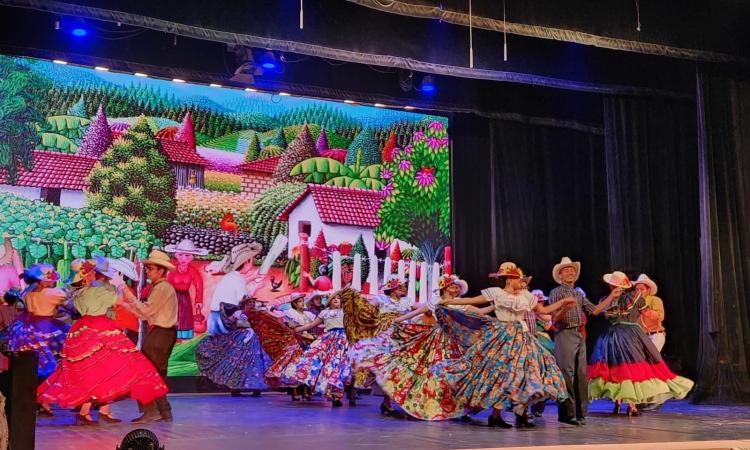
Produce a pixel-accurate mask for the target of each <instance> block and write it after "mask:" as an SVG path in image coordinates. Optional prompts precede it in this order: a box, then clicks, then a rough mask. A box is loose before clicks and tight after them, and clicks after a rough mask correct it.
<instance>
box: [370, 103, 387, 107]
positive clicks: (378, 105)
mask: <svg viewBox="0 0 750 450" xmlns="http://www.w3.org/2000/svg"><path fill="white" fill-rule="evenodd" d="M372 106H374V107H376V108H385V105H384V104H382V103H375V104H374V105H372Z"/></svg>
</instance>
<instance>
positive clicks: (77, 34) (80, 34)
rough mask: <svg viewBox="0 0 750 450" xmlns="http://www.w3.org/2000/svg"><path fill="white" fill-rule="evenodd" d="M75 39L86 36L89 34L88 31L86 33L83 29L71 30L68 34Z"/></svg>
mask: <svg viewBox="0 0 750 450" xmlns="http://www.w3.org/2000/svg"><path fill="white" fill-rule="evenodd" d="M70 34H72V35H73V36H75V37H84V36H86V35H87V34H89V32H88V31H86V29H85V28H73V30H72V31H71V32H70Z"/></svg>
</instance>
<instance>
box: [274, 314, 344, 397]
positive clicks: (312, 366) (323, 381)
mask: <svg viewBox="0 0 750 450" xmlns="http://www.w3.org/2000/svg"><path fill="white" fill-rule="evenodd" d="M348 350H349V344H348V341H347V339H346V333H345V332H344V330H343V329H340V328H337V329H333V330H328V331H326V332H325V333H323V335H322V336H321V337H320V338H318V339H316V340H315V341H314V342H313V343H312V344H310V347H309V348H308V349H307V350H305V351H304V352H303V353H302V354H300V355H298V356H297V357H296V358H294V359H292V360H291V361H290V362H289V364H288V365H287V366H286V368H285V369H284V374H283V376H284V377H285V378H287V379H289V380H292V381H294V382H296V384H304V385H306V386H309V387H310V388H311V389H312V391H313V392H317V393H322V394H323V395H325V396H326V397H329V398H334V399H336V398H341V397H342V396H343V393H344V387H345V386H347V385H349V384H350V383H351V381H352V364H351V361H350V359H349V356H348V355H347V351H348Z"/></svg>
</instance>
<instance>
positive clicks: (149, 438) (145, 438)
mask: <svg viewBox="0 0 750 450" xmlns="http://www.w3.org/2000/svg"><path fill="white" fill-rule="evenodd" d="M147 449H148V450H164V446H159V438H158V437H156V435H155V434H154V433H153V432H151V431H150V430H146V429H145V428H138V429H136V430H133V431H131V432H130V433H128V434H126V435H125V437H124V438H122V442H120V445H118V446H117V450H147Z"/></svg>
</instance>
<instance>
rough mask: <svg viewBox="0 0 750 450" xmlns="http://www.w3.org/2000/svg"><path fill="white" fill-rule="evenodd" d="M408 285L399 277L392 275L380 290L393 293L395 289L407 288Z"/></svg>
mask: <svg viewBox="0 0 750 450" xmlns="http://www.w3.org/2000/svg"><path fill="white" fill-rule="evenodd" d="M405 285H406V283H404V282H403V281H402V280H401V278H399V277H398V275H390V276H389V277H388V279H387V280H385V282H384V283H383V284H382V285H381V286H380V289H382V290H383V291H392V290H394V289H398V287H399V286H405Z"/></svg>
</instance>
